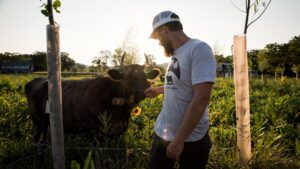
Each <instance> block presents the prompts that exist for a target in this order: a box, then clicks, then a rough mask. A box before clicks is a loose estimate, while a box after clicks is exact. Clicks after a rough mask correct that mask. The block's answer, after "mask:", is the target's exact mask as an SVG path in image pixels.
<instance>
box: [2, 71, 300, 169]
mask: <svg viewBox="0 0 300 169" xmlns="http://www.w3.org/2000/svg"><path fill="white" fill-rule="evenodd" d="M37 76H38V75H2V74H1V75H0V168H1V169H2V168H5V169H6V168H13V169H18V168H22V169H25V168H28V169H29V168H52V160H51V146H50V145H49V144H38V145H34V144H33V142H32V135H31V125H32V124H31V121H30V118H29V112H28V108H27V101H26V98H25V94H24V85H25V83H26V82H28V81H30V80H31V79H33V78H34V77H37ZM69 78H70V77H69ZM71 78H72V77H71ZM162 99H163V96H159V97H157V98H155V99H146V100H144V101H143V102H141V103H140V104H139V105H138V106H139V107H140V108H141V110H142V111H141V114H140V115H139V116H132V117H131V119H130V122H131V123H130V125H129V128H128V130H127V131H126V133H125V134H124V136H123V137H124V138H125V145H126V148H124V147H125V146H124V144H123V143H122V142H120V141H119V139H114V140H110V139H108V138H106V139H104V140H103V141H102V142H99V141H97V139H95V137H96V136H97V135H98V133H95V132H91V133H85V134H82V135H66V136H65V152H66V168H72V169H75V168H78V166H81V167H83V165H84V160H85V159H87V160H89V159H90V161H93V163H94V164H95V166H96V168H107V169H110V168H111V169H114V168H118V169H119V168H124V169H125V168H136V169H142V168H149V166H148V158H149V149H150V147H151V141H152V137H151V136H152V128H153V125H154V122H155V120H156V118H157V115H158V114H159V111H160V108H161V104H162ZM250 104H251V110H250V111H251V138H252V156H253V157H252V159H251V161H250V162H249V164H248V166H247V167H249V168H270V169H271V168H272V169H273V168H281V169H283V168H300V162H299V161H300V81H299V80H298V81H296V80H295V79H288V78H282V79H276V80H275V79H269V80H264V81H261V80H260V79H251V80H250ZM209 112H210V124H211V126H210V130H209V134H210V136H211V139H212V142H213V147H212V149H211V153H210V158H209V164H208V166H207V168H213V169H220V168H228V169H231V168H232V169H235V168H246V167H245V166H239V164H238V153H237V148H236V127H235V100H234V84H233V81H232V79H223V78H219V79H217V82H216V84H215V86H214V90H213V93H212V98H211V101H210V105H209ZM90 150H92V153H91V156H90V157H88V158H87V154H88V152H89V151H90ZM124 155H125V156H124ZM72 160H73V162H72Z"/></svg>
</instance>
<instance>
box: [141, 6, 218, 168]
mask: <svg viewBox="0 0 300 169" xmlns="http://www.w3.org/2000/svg"><path fill="white" fill-rule="evenodd" d="M152 26H153V32H152V34H151V36H150V38H153V39H157V40H159V42H160V45H162V46H163V47H164V50H165V55H166V56H167V57H171V62H170V63H169V65H168V69H167V72H166V77H165V84H164V86H160V87H157V88H149V89H147V90H146V91H145V95H146V96H147V97H149V98H153V97H156V96H157V95H159V94H164V100H163V107H162V110H161V112H160V114H159V116H158V119H157V121H156V124H155V126H154V140H153V143H152V148H151V159H150V163H151V168H152V169H160V168H161V169H171V168H173V167H174V164H175V161H179V165H180V168H185V169H200V168H205V165H206V164H207V161H208V156H209V150H210V147H211V144H210V138H209V136H208V126H209V121H208V120H209V119H208V110H207V106H208V103H209V98H210V94H211V90H212V88H213V83H214V81H215V76H216V63H215V59H214V56H213V53H212V50H211V48H210V47H209V46H208V45H207V44H206V43H205V42H203V41H200V40H197V39H192V38H189V37H188V36H187V35H186V34H185V33H184V32H183V28H182V24H181V21H180V19H179V17H178V15H176V14H175V13H173V12H171V11H163V12H161V13H159V14H158V15H156V16H155V17H154V19H153V24H152Z"/></svg>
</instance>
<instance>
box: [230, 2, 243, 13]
mask: <svg viewBox="0 0 300 169" xmlns="http://www.w3.org/2000/svg"><path fill="white" fill-rule="evenodd" d="M230 2H231V4H232V5H233V6H234V7H235V8H236V9H237V10H239V11H240V12H244V13H246V11H243V10H242V9H240V8H239V7H237V6H236V5H235V4H234V3H233V1H232V0H230Z"/></svg>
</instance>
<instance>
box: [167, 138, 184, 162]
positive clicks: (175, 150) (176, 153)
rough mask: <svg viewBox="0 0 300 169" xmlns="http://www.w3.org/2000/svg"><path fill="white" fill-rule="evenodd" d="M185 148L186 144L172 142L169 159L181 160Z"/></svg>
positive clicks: (169, 148)
mask: <svg viewBox="0 0 300 169" xmlns="http://www.w3.org/2000/svg"><path fill="white" fill-rule="evenodd" d="M183 148H184V142H176V141H172V142H171V143H170V144H169V145H168V147H167V157H169V158H170V159H171V160H180V155H181V153H182V151H183Z"/></svg>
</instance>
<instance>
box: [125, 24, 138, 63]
mask: <svg viewBox="0 0 300 169" xmlns="http://www.w3.org/2000/svg"><path fill="white" fill-rule="evenodd" d="M136 40H137V31H136V29H135V28H134V27H131V28H130V29H129V30H128V31H127V32H126V35H125V37H124V39H123V42H122V46H121V50H122V51H124V52H126V56H125V60H124V64H125V65H126V64H133V63H138V62H139V60H140V58H139V52H140V51H139V48H138V46H137V42H136Z"/></svg>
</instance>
